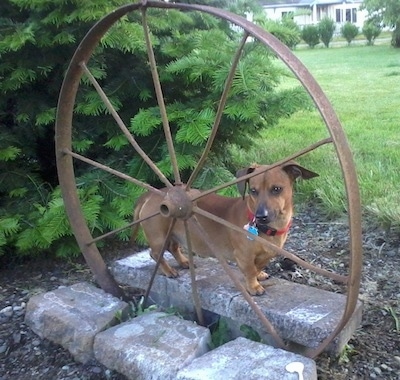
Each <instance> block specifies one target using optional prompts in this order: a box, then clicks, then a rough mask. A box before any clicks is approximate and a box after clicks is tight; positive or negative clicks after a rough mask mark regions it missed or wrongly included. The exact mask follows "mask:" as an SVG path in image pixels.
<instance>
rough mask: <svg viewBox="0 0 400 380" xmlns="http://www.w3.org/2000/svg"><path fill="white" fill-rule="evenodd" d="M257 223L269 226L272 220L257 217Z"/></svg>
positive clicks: (265, 217)
mask: <svg viewBox="0 0 400 380" xmlns="http://www.w3.org/2000/svg"><path fill="white" fill-rule="evenodd" d="M256 221H257V223H260V224H268V223H269V222H270V221H271V220H270V219H269V217H268V216H261V217H260V216H256Z"/></svg>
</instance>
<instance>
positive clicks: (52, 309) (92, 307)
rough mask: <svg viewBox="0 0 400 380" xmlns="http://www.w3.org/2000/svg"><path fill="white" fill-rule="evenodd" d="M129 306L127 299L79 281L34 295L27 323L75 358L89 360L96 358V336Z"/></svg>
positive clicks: (84, 361) (41, 335) (28, 311)
mask: <svg viewBox="0 0 400 380" xmlns="http://www.w3.org/2000/svg"><path fill="white" fill-rule="evenodd" d="M127 309H128V304H127V303H126V302H123V301H121V300H119V299H118V298H115V297H113V296H111V295H110V294H107V293H105V292H104V291H103V290H101V289H98V288H96V287H95V286H93V285H90V284H88V283H78V284H75V285H72V286H68V287H60V288H58V289H56V290H54V291H51V292H47V293H44V294H40V295H36V296H33V297H32V298H31V299H30V300H29V302H28V305H27V310H26V314H25V323H26V324H27V325H28V326H29V327H30V328H31V329H32V330H33V331H34V332H35V333H36V334H37V335H39V336H40V337H41V338H46V339H49V340H51V341H52V342H54V343H57V344H60V345H61V346H63V347H64V348H65V349H67V350H68V351H69V352H70V353H71V354H72V355H73V357H74V359H75V360H77V361H79V362H82V363H86V362H87V361H88V360H90V359H92V358H93V341H94V337H95V335H96V334H97V333H98V332H100V331H103V330H104V329H106V328H107V327H110V326H112V325H114V324H115V323H116V322H118V320H117V318H116V314H117V313H122V314H124V313H125V312H127Z"/></svg>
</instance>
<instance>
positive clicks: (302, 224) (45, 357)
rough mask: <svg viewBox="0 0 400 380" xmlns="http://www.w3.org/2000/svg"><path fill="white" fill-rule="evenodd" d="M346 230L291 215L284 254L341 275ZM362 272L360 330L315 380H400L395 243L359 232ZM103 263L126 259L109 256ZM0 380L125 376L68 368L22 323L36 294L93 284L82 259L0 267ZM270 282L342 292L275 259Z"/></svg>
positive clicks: (306, 214)
mask: <svg viewBox="0 0 400 380" xmlns="http://www.w3.org/2000/svg"><path fill="white" fill-rule="evenodd" d="M348 246H349V242H348V229H347V226H346V222H345V221H342V220H335V221H327V220H326V219H324V218H323V217H322V216H320V215H319V214H318V213H317V212H316V211H315V210H314V209H312V208H309V209H307V210H304V211H303V212H300V213H299V214H298V216H296V218H295V220H294V223H293V228H292V230H291V233H290V237H289V240H288V242H287V246H286V248H287V249H288V250H290V251H293V252H297V253H298V255H299V256H301V257H302V258H304V259H306V260H307V261H311V262H313V263H314V264H316V265H321V266H323V267H324V268H325V269H331V270H334V271H335V272H339V273H346V271H347V269H348V264H349V252H348ZM363 247H364V266H363V268H364V269H363V280H362V286H361V291H360V299H361V300H362V301H363V303H364V313H363V322H362V326H361V327H360V328H359V329H358V330H357V331H356V333H355V334H354V336H353V338H352V339H351V340H350V342H349V344H348V345H347V347H346V349H345V351H344V352H343V353H342V355H341V356H340V357H339V358H331V357H329V356H327V355H325V354H322V355H321V356H320V357H318V358H317V360H316V361H317V366H318V377H319V379H334V380H342V379H343V380H344V379H375V378H376V379H400V331H399V319H400V271H399V269H398V268H399V267H400V236H399V234H398V232H395V231H389V233H385V232H384V231H382V230H381V229H378V228H374V227H371V226H365V228H364V231H363ZM112 251H113V253H112V254H109V255H108V257H107V261H111V260H114V259H115V258H118V257H122V256H125V255H126V251H127V247H126V246H122V247H118V248H115V247H114V249H113V250H112ZM0 265H1V267H0V311H1V312H0V380H5V379H7V380H8V379H18V380H25V379H26V380H28V379H29V380H30V379H32V378H37V379H44V380H46V379H49V380H54V379H57V380H90V379H93V380H94V379H96V380H102V379H114V380H120V379H121V380H122V379H125V377H124V376H122V375H120V374H118V373H116V372H114V371H110V370H109V369H107V368H105V367H103V366H102V365H101V364H99V363H97V362H95V361H93V362H91V363H88V364H86V365H82V364H79V363H76V362H74V360H73V358H72V356H71V355H70V354H69V353H68V352H67V351H66V350H64V349H63V348H61V347H59V346H57V345H54V344H52V343H51V342H48V341H46V340H41V339H40V338H39V337H38V336H37V335H35V334H34V333H33V332H32V331H31V330H30V329H29V328H28V327H27V326H26V325H25V324H24V314H25V306H26V303H27V302H28V300H29V297H31V296H32V295H34V294H37V293H42V292H46V291H49V290H53V289H55V288H57V287H58V286H63V285H64V286H66V285H71V284H74V283H77V282H80V281H89V282H91V281H93V277H92V275H91V273H90V271H89V270H88V269H87V268H86V265H85V264H84V262H83V261H82V259H79V260H76V262H74V263H66V262H63V261H60V260H56V259H54V258H45V257H41V258H38V259H36V260H29V261H26V262H23V263H17V262H14V263H10V262H8V263H7V262H5V260H4V258H3V261H2V262H0ZM268 271H269V273H270V274H271V275H272V276H277V277H283V278H286V279H289V280H291V281H296V282H300V283H304V284H308V285H311V286H318V287H320V288H323V289H326V290H330V291H335V292H341V291H343V287H342V286H341V285H338V284H335V283H332V282H331V281H330V280H327V279H325V278H324V277H322V276H319V275H315V274H314V273H312V272H309V271H306V270H303V269H301V268H299V267H297V266H294V265H293V264H292V263H291V262H288V261H287V260H282V259H277V260H276V261H274V262H273V263H271V264H270V266H269V268H268Z"/></svg>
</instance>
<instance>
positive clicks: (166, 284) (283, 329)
mask: <svg viewBox="0 0 400 380" xmlns="http://www.w3.org/2000/svg"><path fill="white" fill-rule="evenodd" d="M165 258H166V259H167V261H168V262H169V264H170V265H171V266H173V267H175V268H176V267H177V264H176V262H175V261H174V259H173V258H172V255H171V254H169V253H166V254H165ZM195 264H196V281H197V285H198V290H199V296H200V299H201V304H202V308H203V309H205V310H207V311H209V312H212V313H216V314H218V315H221V316H224V317H227V318H228V319H231V320H233V321H235V323H236V324H246V325H248V326H251V327H252V328H254V329H255V330H256V331H258V332H259V333H260V335H262V336H263V335H265V329H264V327H263V325H262V324H261V322H260V320H259V318H258V317H257V316H256V315H255V313H254V312H253V311H252V309H251V308H250V306H249V305H248V303H247V302H246V300H245V299H244V298H243V296H242V295H241V293H240V292H239V291H238V290H237V289H236V288H235V286H234V285H233V283H232V281H231V280H230V278H229V277H228V276H227V274H226V273H225V271H224V270H223V269H222V268H221V266H220V265H219V264H218V262H217V260H215V259H212V258H207V259H205V258H199V257H195ZM154 266H155V263H154V261H153V260H152V259H151V258H150V256H149V251H148V250H146V251H143V252H140V253H137V254H134V255H132V256H129V257H127V258H125V259H122V260H118V261H116V262H115V263H114V264H113V267H112V272H113V274H114V277H115V278H116V280H117V281H118V282H119V283H121V284H127V285H130V286H134V287H137V288H141V289H147V287H148V284H149V280H150V277H151V274H152V272H153V270H154ZM232 269H234V270H235V271H236V275H237V276H241V273H240V272H239V271H238V270H237V269H236V268H234V267H232ZM179 273H180V276H179V277H178V278H176V279H175V278H174V279H171V278H166V277H165V276H162V275H157V276H156V278H155V281H154V284H153V287H152V292H151V298H152V299H153V300H154V302H155V303H157V304H159V305H161V306H164V307H170V306H174V307H180V308H182V309H183V311H184V312H185V311H187V312H192V313H193V312H194V306H193V302H192V295H191V280H190V273H189V271H188V270H180V272H179ZM264 285H265V286H266V290H267V291H266V293H265V294H264V295H263V296H259V297H254V300H255V301H256V303H257V305H258V306H259V307H260V309H261V310H262V311H263V313H264V314H265V315H266V316H267V318H268V319H269V320H270V321H271V322H272V324H273V325H274V327H275V328H276V330H277V331H278V333H279V334H280V335H281V337H282V338H283V339H285V340H288V341H289V342H292V343H294V345H296V346H298V349H299V351H298V352H301V351H302V348H315V347H317V346H318V345H319V344H320V342H321V341H322V340H324V338H326V337H327V336H328V335H329V334H330V333H331V332H332V331H333V330H334V329H335V328H336V326H337V325H338V323H339V320H340V319H341V317H342V314H343V311H344V308H345V304H346V296H345V295H342V294H337V293H332V292H327V291H324V290H321V289H318V288H313V287H309V286H306V285H301V284H296V283H293V282H290V281H286V280H282V279H277V278H271V279H268V280H267V281H265V282H264ZM361 314H362V304H361V302H359V303H358V305H357V308H356V310H355V312H354V315H353V317H352V319H351V320H350V322H349V323H348V325H347V326H346V328H345V329H343V330H342V332H341V333H340V334H339V336H338V337H337V338H336V339H335V341H334V342H333V343H332V344H331V345H330V347H329V350H330V351H331V352H333V353H338V352H340V351H341V350H342V348H343V347H344V345H345V344H346V343H347V342H348V340H349V339H350V338H351V336H352V334H353V333H354V331H355V329H356V328H357V327H358V326H359V325H360V323H361Z"/></svg>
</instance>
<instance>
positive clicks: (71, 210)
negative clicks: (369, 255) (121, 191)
mask: <svg viewBox="0 0 400 380" xmlns="http://www.w3.org/2000/svg"><path fill="white" fill-rule="evenodd" d="M148 8H159V9H178V10H183V11H199V12H205V13H208V14H210V15H213V16H215V17H217V18H220V19H224V20H226V21H229V22H230V23H232V24H234V25H237V26H239V27H241V28H242V29H243V30H244V37H243V39H242V41H241V43H240V45H239V47H238V50H237V53H236V55H235V57H234V59H233V64H232V68H231V71H230V73H229V74H228V77H227V79H226V85H225V89H224V91H223V93H222V96H221V100H220V104H219V108H218V111H217V114H216V119H215V123H214V126H213V129H212V131H211V134H210V137H209V140H208V142H207V144H206V146H205V149H204V151H203V155H202V157H201V158H200V160H199V162H198V164H197V166H196V168H195V169H194V171H193V173H192V175H191V176H190V178H189V180H188V181H187V183H186V184H182V183H181V178H180V173H179V169H178V165H177V160H176V155H175V150H174V144H173V140H172V136H171V131H170V129H169V124H168V117H167V113H166V109H165V105H164V102H163V96H162V89H161V85H160V82H159V79H158V74H157V70H156V62H155V59H154V54H153V50H152V45H151V43H150V38H149V31H148V27H147V21H146V11H147V9H148ZM133 11H141V13H142V20H143V27H144V32H145V36H146V38H145V39H146V46H147V51H148V55H149V61H150V67H151V71H152V76H153V81H154V85H155V90H156V94H157V100H158V104H159V107H160V111H161V115H162V121H163V127H164V134H165V138H166V141H167V146H168V150H169V155H170V159H171V163H172V167H173V174H174V181H173V183H171V182H170V181H169V180H168V179H167V178H166V177H165V176H164V175H163V174H162V172H161V171H160V170H159V169H158V167H157V166H156V165H155V164H154V163H153V161H152V160H151V159H150V158H149V157H148V156H147V155H146V153H145V152H144V151H143V150H142V149H141V148H140V146H139V145H138V143H137V142H136V140H135V138H134V136H132V134H131V133H130V132H129V130H128V129H127V127H126V126H125V125H124V123H123V121H122V120H121V118H120V117H119V115H118V113H117V112H116V111H115V109H114V108H113V106H112V104H111V102H110V101H109V99H108V98H107V96H106V95H105V93H104V91H103V90H102V88H101V87H100V86H99V84H98V83H97V82H96V80H95V79H94V77H93V75H92V74H91V73H90V71H89V69H88V68H87V66H86V64H87V62H88V61H89V59H90V57H91V55H92V52H93V50H94V49H95V48H96V46H97V45H98V43H99V41H100V39H101V38H102V37H103V36H104V34H105V33H106V32H107V31H108V30H109V29H110V28H111V27H112V26H113V25H114V24H115V23H116V22H117V21H118V20H119V19H120V18H122V17H123V16H125V15H126V14H128V13H130V12H133ZM248 37H251V38H254V39H257V40H258V41H259V42H261V43H262V44H264V45H265V46H266V47H267V48H269V49H270V50H272V51H273V52H274V53H275V54H276V56H277V57H279V58H280V59H281V60H282V61H283V62H284V63H285V64H286V65H287V66H288V67H289V69H290V70H291V71H292V72H293V73H294V74H295V76H296V77H297V78H298V79H299V81H300V82H301V83H302V85H303V86H304V88H305V89H306V90H307V91H308V93H309V94H310V96H311V98H312V99H313V101H314V103H315V105H316V107H317V108H318V110H319V112H320V114H321V116H322V118H323V120H324V122H325V125H326V128H327V130H328V131H329V135H330V137H329V138H327V139H324V140H321V141H317V142H315V143H313V144H311V145H310V146H308V147H306V148H304V149H303V150H301V151H299V152H296V153H294V154H292V155H290V156H288V157H286V158H284V159H282V160H280V161H279V162H276V163H275V164H273V165H271V166H270V167H269V168H273V167H275V166H278V165H280V164H282V163H285V162H287V161H289V160H292V159H294V158H296V157H299V156H301V155H304V154H306V153H308V152H310V151H312V150H314V149H316V148H318V147H319V146H321V145H324V144H333V146H334V148H335V151H336V154H337V157H338V161H339V164H340V167H341V170H342V175H343V180H344V184H345V189H346V193H347V202H348V204H347V206H348V216H349V227H350V229H349V231H350V247H349V248H350V253H351V257H350V265H349V272H348V275H347V276H340V275H337V274H334V273H331V272H328V271H325V270H323V269H320V268H315V267H313V266H312V265H311V264H308V263H306V262H304V261H302V260H301V259H299V258H297V257H296V256H294V255H292V254H290V253H289V252H287V251H285V250H283V249H279V248H277V247H275V246H273V245H271V244H270V243H268V242H266V241H265V240H263V239H260V238H258V237H255V238H256V239H259V241H261V242H263V244H267V245H268V248H269V249H271V250H273V251H275V252H276V253H277V254H279V255H282V256H285V257H289V258H291V259H294V260H295V261H296V262H297V263H299V264H300V265H302V266H305V267H308V268H312V269H313V270H315V271H317V272H319V273H322V274H325V275H327V276H329V277H331V278H333V279H336V280H339V281H342V282H343V283H345V284H346V285H347V301H346V306H345V309H344V310H343V316H342V318H341V320H340V322H339V324H338V326H337V327H336V328H335V330H334V331H333V332H332V333H331V334H330V335H329V336H328V337H327V338H326V339H325V340H324V341H323V342H322V343H321V344H320V346H319V347H317V348H316V349H313V350H309V352H307V354H308V355H309V356H311V357H315V356H316V355H318V354H319V353H320V352H321V351H322V350H323V349H324V348H325V347H326V346H327V345H328V344H329V343H330V342H331V341H332V340H333V339H334V338H335V336H336V335H337V334H338V333H339V332H340V331H341V330H342V329H343V328H344V327H345V325H346V323H347V322H348V321H349V319H350V317H351V316H352V314H353V312H354V310H355V307H356V304H357V299H358V293H359V286H360V277H361V263H362V247H361V206H360V197H359V191H358V184H357V176H356V172H355V168H354V163H353V159H352V155H351V152H350V149H349V146H348V144H347V141H346V138H345V135H344V133H343V130H342V128H341V125H340V122H339V120H338V118H337V117H336V115H335V112H334V111H333V109H332V106H331V104H330V102H329V101H328V99H327V98H326V96H325V94H324V93H323V91H322V90H321V88H320V86H319V85H318V84H317V82H316V81H315V80H314V79H313V77H312V76H311V75H310V73H309V72H308V71H307V69H306V68H305V67H304V66H303V65H302V63H301V62H300V61H299V60H298V59H297V58H296V57H295V56H294V55H293V54H292V52H291V51H290V50H289V49H288V48H287V47H286V46H284V45H283V44H282V43H281V42H280V41H279V40H277V39H276V38H275V37H274V36H272V35H271V34H269V33H268V32H266V31H265V30H263V29H261V28H260V27H258V26H256V25H254V24H253V23H251V22H249V21H247V20H246V19H244V18H243V17H240V16H237V15H234V14H232V13H230V12H227V11H224V10H221V9H216V8H212V7H207V6H200V5H189V4H174V3H169V2H157V1H143V2H142V3H135V4H129V5H126V6H123V7H121V8H118V9H117V10H115V11H114V12H112V13H110V14H109V15H107V16H106V17H104V18H103V19H102V20H100V21H99V22H98V23H97V24H96V25H95V26H94V27H93V28H92V29H91V30H90V31H89V32H88V33H87V35H86V36H85V38H84V39H83V40H82V42H81V43H80V45H79V47H78V49H77V50H76V52H75V54H74V56H73V58H72V60H71V62H70V65H69V68H68V71H67V73H66V76H65V79H64V82H63V86H62V89H61V92H60V97H59V103H58V109H57V121H56V155H57V168H58V173H59V181H60V186H61V190H62V194H63V198H64V202H65V207H66V211H67V214H68V217H69V220H70V223H71V226H72V229H73V232H74V235H75V237H76V240H77V242H78V244H79V247H80V249H81V251H82V253H83V255H84V257H85V260H86V262H87V263H88V265H89V267H90V268H91V270H92V272H93V273H94V275H95V277H96V280H97V282H98V284H99V285H100V286H101V287H102V288H103V289H104V290H105V291H107V292H109V293H111V294H113V295H115V296H118V297H123V293H122V291H121V289H120V287H119V286H118V284H117V283H116V282H115V280H114V279H113V278H112V276H111V274H110V273H109V272H108V270H107V267H106V265H105V263H104V261H103V259H102V257H101V255H100V253H99V250H98V248H97V246H96V242H97V241H98V240H100V239H102V238H104V237H106V236H108V235H110V234H112V233H115V232H116V231H110V232H109V233H107V234H105V235H103V236H102V237H98V238H96V239H94V238H93V237H92V235H91V233H90V230H89V228H88V226H87V223H86V221H85V218H84V216H83V213H82V208H81V204H80V201H79V197H78V193H77V187H76V181H75V176H74V160H78V161H83V162H86V163H87V164H89V165H92V166H93V167H96V168H99V169H100V170H104V171H106V172H108V173H111V174H113V175H116V176H118V177H120V178H123V179H125V180H127V181H130V182H133V183H135V184H137V185H138V186H141V187H143V188H145V189H147V190H150V191H153V192H160V191H159V190H157V189H155V188H153V187H152V186H150V185H148V184H146V183H143V182H141V181H139V180H137V179H135V178H132V177H130V176H128V175H126V174H124V173H121V172H119V171H117V170H114V169H112V168H110V167H107V166H105V165H103V164H101V163H99V162H97V161H94V160H92V159H90V158H89V157H85V156H82V155H80V154H78V153H76V152H74V151H73V150H72V141H71V139H72V120H73V109H74V104H75V97H76V94H77V91H78V88H79V82H80V80H81V77H82V76H83V75H86V76H87V77H88V78H89V80H90V81H91V82H92V84H93V86H94V87H95V88H96V90H97V92H98V93H99V95H100V96H101V98H102V99H103V102H104V103H105V105H106V107H107V108H108V111H109V112H110V113H111V115H112V116H113V117H114V119H115V121H116V123H117V125H118V126H119V127H120V129H121V130H122V131H123V133H124V134H125V136H126V138H127V139H128V141H129V142H130V144H131V145H132V147H133V148H134V149H135V150H136V152H137V153H138V154H139V155H140V156H141V157H142V158H143V159H144V161H145V162H146V163H147V164H148V165H149V166H150V168H151V169H152V170H153V171H154V173H155V174H156V175H157V176H158V178H159V179H160V180H161V182H163V183H164V184H165V186H166V187H167V188H168V189H169V191H170V192H172V193H174V192H175V191H176V192H177V193H179V196H178V197H176V198H178V199H179V201H178V202H179V203H178V204H173V205H172V208H173V207H174V206H176V207H177V208H179V206H180V204H181V203H180V202H188V203H189V204H190V207H191V208H192V211H193V214H194V215H196V214H201V215H202V216H205V217H208V218H210V219H212V220H214V221H216V222H218V223H221V224H223V225H225V226H227V227H229V228H232V229H234V230H237V232H238V233H245V231H243V230H242V229H240V228H238V227H236V226H234V225H232V224H230V223H228V222H226V221H224V220H222V219H219V218H216V217H214V216H213V215H211V214H207V213H206V212H204V211H202V210H200V209H198V208H197V207H196V206H195V205H192V204H191V203H192V202H193V200H194V198H193V197H189V195H188V194H189V190H190V187H191V185H192V183H193V181H194V179H195V178H196V176H197V174H198V173H199V170H200V168H201V167H202V165H203V163H204V160H205V159H206V157H207V155H208V152H209V150H210V148H211V145H212V142H213V139H214V137H215V135H216V133H217V130H218V125H219V121H220V118H221V114H222V110H223V108H224V105H225V101H226V98H227V94H228V91H229V88H230V84H231V81H232V77H233V73H234V72H235V69H236V65H237V63H238V60H239V56H240V53H241V51H242V49H243V46H244V44H245V41H246V39H247V38H248ZM253 175H254V174H253ZM253 175H252V174H248V175H247V176H245V177H241V180H243V179H245V178H250V177H252V176H253ZM237 182H239V180H234V181H230V182H228V183H225V184H222V185H221V186H218V187H216V188H213V189H210V190H207V191H206V192H205V193H212V192H216V191H218V190H220V189H222V188H224V187H227V186H230V185H233V184H235V183H237ZM182 189H183V191H182ZM182 194H183V195H182ZM203 194H204V193H203ZM192 206H193V207H192ZM159 213H161V210H160V212H159ZM159 213H157V214H156V215H158V214H159ZM172 216H173V217H174V219H173V220H176V219H177V218H179V217H180V216H179V215H178V214H172ZM138 222H140V220H139V221H138ZM188 242H190V239H188ZM166 243H167V242H165V244H166ZM189 245H190V244H189ZM221 264H222V265H223V266H224V269H225V270H226V271H227V272H228V274H229V268H228V267H227V266H226V265H224V261H223V260H221ZM233 280H234V277H233ZM234 281H236V282H235V284H236V285H237V286H238V287H239V289H241V288H240V287H241V284H240V283H237V280H234ZM192 285H193V286H195V284H194V281H193V284H192ZM241 290H243V289H241ZM195 294H196V293H195V292H194V295H195ZM243 296H244V297H245V298H246V300H247V301H248V302H249V304H250V306H251V307H252V308H253V310H254V311H255V312H256V313H257V314H258V315H259V317H260V319H261V320H262V322H263V323H264V325H265V327H266V328H267V330H268V331H269V332H270V333H271V334H272V336H273V337H275V340H276V341H277V344H278V345H280V346H284V343H283V341H282V340H281V339H280V337H279V336H278V335H277V333H276V331H275V329H274V327H273V326H272V325H271V323H270V322H269V321H268V320H267V319H266V317H265V316H264V315H263V314H262V313H261V311H260V310H259V309H258V307H257V305H256V304H255V303H254V301H253V299H252V297H250V296H249V295H248V294H247V292H246V291H244V292H243Z"/></svg>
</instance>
